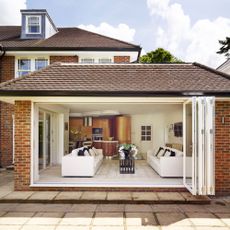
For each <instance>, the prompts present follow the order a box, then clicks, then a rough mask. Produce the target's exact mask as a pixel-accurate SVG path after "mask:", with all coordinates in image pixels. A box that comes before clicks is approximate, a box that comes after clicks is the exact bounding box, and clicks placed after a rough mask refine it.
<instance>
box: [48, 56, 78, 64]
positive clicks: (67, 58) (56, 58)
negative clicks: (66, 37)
mask: <svg viewBox="0 0 230 230" xmlns="http://www.w3.org/2000/svg"><path fill="white" fill-rule="evenodd" d="M54 62H78V56H50V64H52V63H54Z"/></svg>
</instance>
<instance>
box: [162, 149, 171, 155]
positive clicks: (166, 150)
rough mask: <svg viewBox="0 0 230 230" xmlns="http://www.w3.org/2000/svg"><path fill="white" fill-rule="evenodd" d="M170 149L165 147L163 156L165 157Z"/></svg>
mask: <svg viewBox="0 0 230 230" xmlns="http://www.w3.org/2000/svg"><path fill="white" fill-rule="evenodd" d="M168 151H169V152H170V150H169V149H165V151H164V153H163V154H162V157H164V156H165V154H166V153H167V152H168Z"/></svg>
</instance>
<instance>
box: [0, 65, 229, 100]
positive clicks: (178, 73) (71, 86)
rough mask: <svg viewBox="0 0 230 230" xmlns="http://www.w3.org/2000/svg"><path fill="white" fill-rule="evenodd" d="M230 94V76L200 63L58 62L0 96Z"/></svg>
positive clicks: (1, 89) (4, 88)
mask: <svg viewBox="0 0 230 230" xmlns="http://www.w3.org/2000/svg"><path fill="white" fill-rule="evenodd" d="M4 95H5V96H188V95H194V96H197V95H213V96H215V95H219V96H230V75H227V74H224V73H222V72H219V71H216V70H214V69H211V68H209V67H206V66H203V65H201V64H198V63H184V64H107V65H100V64H97V65H95V64H94V65H87V64H85V65H84V64H76V63H54V64H52V65H50V66H48V67H47V68H45V69H43V70H40V71H37V72H33V73H32V74H30V75H27V76H23V77H20V78H17V79H14V80H11V81H8V82H5V83H2V84H0V96H4Z"/></svg>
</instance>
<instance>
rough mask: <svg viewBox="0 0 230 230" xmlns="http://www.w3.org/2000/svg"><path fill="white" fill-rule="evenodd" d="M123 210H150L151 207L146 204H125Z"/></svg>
mask: <svg viewBox="0 0 230 230" xmlns="http://www.w3.org/2000/svg"><path fill="white" fill-rule="evenodd" d="M125 212H152V208H151V206H150V205H148V204H127V205H125Z"/></svg>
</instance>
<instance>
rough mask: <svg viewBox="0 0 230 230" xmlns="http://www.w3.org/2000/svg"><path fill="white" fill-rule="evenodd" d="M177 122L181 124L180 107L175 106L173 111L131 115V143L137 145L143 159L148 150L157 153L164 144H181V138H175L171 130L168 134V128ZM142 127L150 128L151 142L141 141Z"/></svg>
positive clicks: (181, 109) (181, 111)
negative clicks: (148, 126)
mask: <svg viewBox="0 0 230 230" xmlns="http://www.w3.org/2000/svg"><path fill="white" fill-rule="evenodd" d="M162 106H164V105H162ZM177 122H183V106H182V105H175V109H172V108H170V109H168V110H167V109H165V110H164V111H161V112H157V111H156V113H151V114H138V115H131V138H132V143H133V144H135V145H137V147H138V149H139V151H140V152H141V153H142V154H143V156H144V157H146V152H147V151H148V150H150V149H153V150H154V151H157V149H158V148H159V147H160V146H165V144H166V143H177V144H183V137H175V136H174V132H173V130H172V131H171V132H169V126H170V125H171V124H174V123H177ZM142 125H151V126H152V140H151V141H141V126H142Z"/></svg>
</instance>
